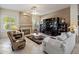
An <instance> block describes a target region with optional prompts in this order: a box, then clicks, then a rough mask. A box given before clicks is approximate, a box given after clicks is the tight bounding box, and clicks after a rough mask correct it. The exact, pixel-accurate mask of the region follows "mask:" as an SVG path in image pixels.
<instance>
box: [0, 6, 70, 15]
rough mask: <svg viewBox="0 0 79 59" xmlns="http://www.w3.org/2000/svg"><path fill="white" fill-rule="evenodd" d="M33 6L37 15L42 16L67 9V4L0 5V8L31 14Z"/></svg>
mask: <svg viewBox="0 0 79 59" xmlns="http://www.w3.org/2000/svg"><path fill="white" fill-rule="evenodd" d="M33 6H36V11H37V12H38V13H37V14H39V15H44V14H47V13H51V12H55V11H57V10H60V9H63V8H66V7H69V6H70V5H69V4H1V5H0V7H1V8H5V9H11V10H16V11H22V12H28V13H31V9H32V7H33Z"/></svg>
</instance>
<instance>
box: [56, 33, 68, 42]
mask: <svg viewBox="0 0 79 59" xmlns="http://www.w3.org/2000/svg"><path fill="white" fill-rule="evenodd" d="M66 38H67V36H66V33H61V35H60V36H57V39H58V40H61V41H63V40H65V39H66Z"/></svg>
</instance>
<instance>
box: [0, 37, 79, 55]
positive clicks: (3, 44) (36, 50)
mask: <svg viewBox="0 0 79 59" xmlns="http://www.w3.org/2000/svg"><path fill="white" fill-rule="evenodd" d="M42 50H43V49H42V45H38V44H36V43H34V42H33V41H31V40H29V39H28V38H26V46H25V48H24V49H22V50H18V51H12V49H11V43H10V40H9V39H8V38H7V39H0V54H44V52H42ZM72 53H73V54H79V43H77V44H76V46H75V48H74V50H73V52H72Z"/></svg>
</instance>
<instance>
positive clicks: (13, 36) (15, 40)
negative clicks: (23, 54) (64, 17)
mask: <svg viewBox="0 0 79 59" xmlns="http://www.w3.org/2000/svg"><path fill="white" fill-rule="evenodd" d="M7 34H8V37H9V39H10V41H11V45H12V46H11V47H12V50H13V51H14V50H18V49H22V48H24V47H25V44H26V40H25V39H24V34H23V33H22V32H19V33H16V31H8V32H7Z"/></svg>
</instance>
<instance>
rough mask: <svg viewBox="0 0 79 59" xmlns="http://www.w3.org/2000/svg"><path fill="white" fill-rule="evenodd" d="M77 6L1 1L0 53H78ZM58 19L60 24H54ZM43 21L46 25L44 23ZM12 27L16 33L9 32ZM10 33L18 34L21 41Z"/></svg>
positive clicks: (11, 30)
mask: <svg viewBox="0 0 79 59" xmlns="http://www.w3.org/2000/svg"><path fill="white" fill-rule="evenodd" d="M78 7H79V5H77V4H1V5H0V39H1V40H0V44H1V46H0V53H1V54H5V53H6V54H71V53H72V54H73V53H79V50H78V48H79V40H78V39H77V38H78V15H79V12H78V11H79V8H78ZM44 20H45V21H44ZM53 20H55V21H56V22H57V24H56V22H55V21H53ZM61 22H63V23H64V24H63V25H64V26H63V25H60V26H59V25H58V24H61ZM46 23H47V25H44V24H46ZM51 24H52V25H51ZM53 24H56V25H55V26H53ZM41 25H42V26H41ZM50 25H51V26H50ZM54 27H55V28H54ZM60 27H61V28H60ZM46 28H47V29H46ZM55 29H57V30H55ZM13 31H14V32H16V35H14V34H13V33H12V32H13ZM67 32H68V33H67ZM65 33H67V34H69V35H70V34H71V36H69V38H68V37H66V36H64V35H66V34H65ZM20 34H22V35H23V36H20ZM13 36H14V37H18V36H20V37H21V38H20V39H23V40H22V42H20V43H18V42H19V40H18V39H17V38H14V37H13ZM13 39H14V41H13ZM55 39H56V40H55ZM61 39H62V40H61ZM15 40H16V41H15ZM52 42H53V43H52ZM64 42H65V43H64ZM66 43H67V44H66ZM62 45H63V46H62Z"/></svg>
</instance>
